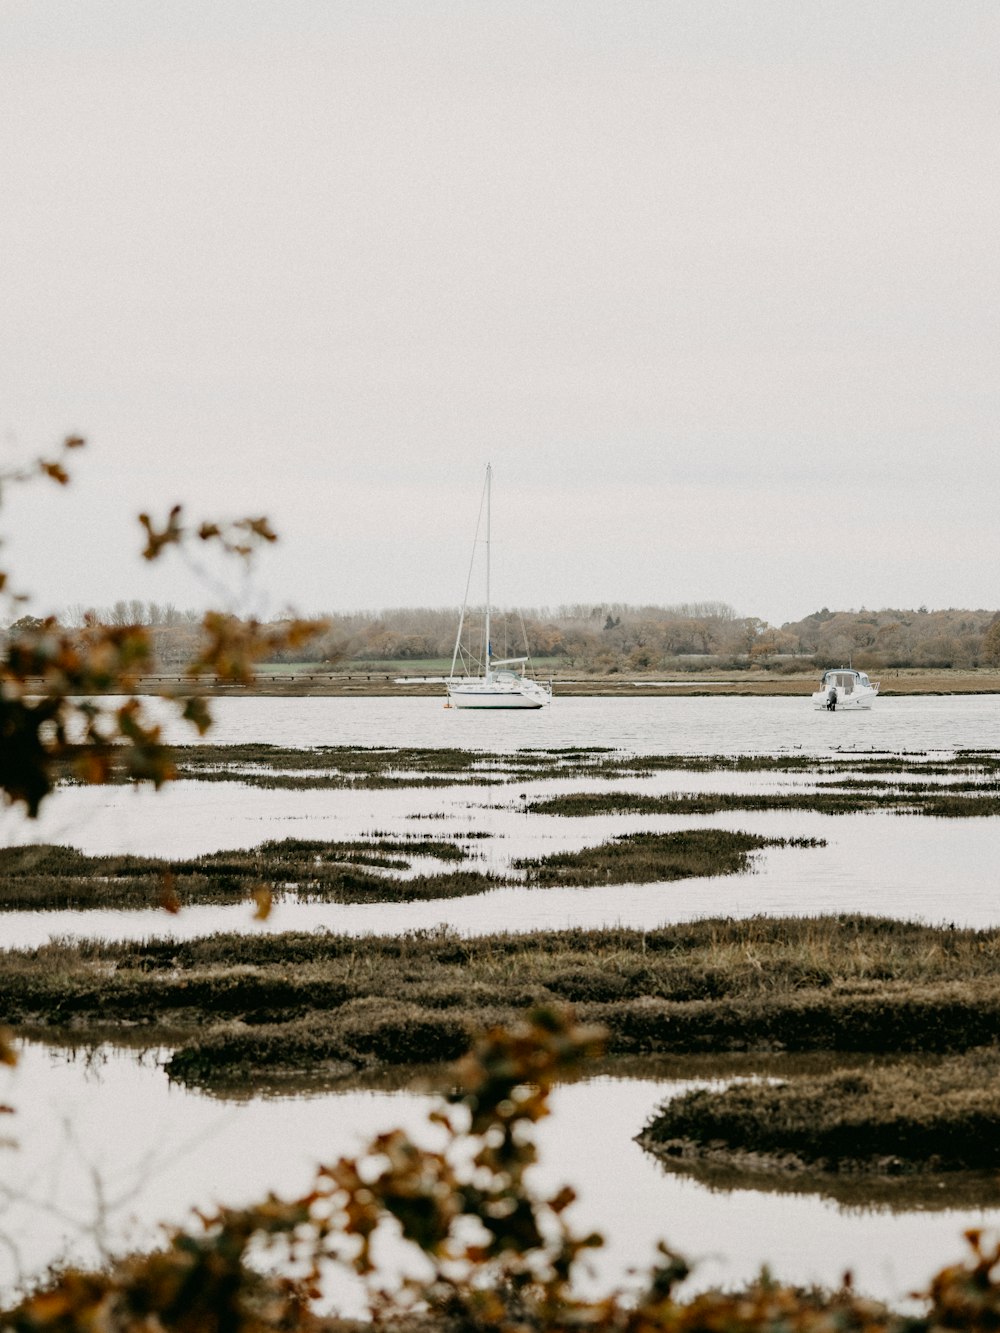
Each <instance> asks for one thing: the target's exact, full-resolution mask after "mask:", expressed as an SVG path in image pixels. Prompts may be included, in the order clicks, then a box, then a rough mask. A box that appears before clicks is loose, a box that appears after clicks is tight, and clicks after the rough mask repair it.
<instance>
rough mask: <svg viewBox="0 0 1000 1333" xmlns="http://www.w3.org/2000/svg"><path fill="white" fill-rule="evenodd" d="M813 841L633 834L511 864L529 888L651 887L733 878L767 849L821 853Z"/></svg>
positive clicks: (715, 833) (694, 832)
mask: <svg viewBox="0 0 1000 1333" xmlns="http://www.w3.org/2000/svg"><path fill="white" fill-rule="evenodd" d="M820 845H821V844H820V843H819V841H818V840H817V839H815V838H765V837H759V836H757V835H756V834H751V833H731V832H729V831H728V830H726V829H689V830H682V831H681V832H677V833H629V834H624V835H622V836H621V837H618V838H614V839H612V840H611V841H610V842H604V843H601V844H600V845H599V846H597V847H585V848H583V850H582V851H577V852H557V853H554V854H552V855H551V856H545V857H537V858H532V857H521V858H518V859H516V860H515V861H514V862H513V863H512V864H513V865H514V867H515V869H518V870H522V871H524V873H525V876H526V878H527V881H528V883H529V884H537V885H542V886H545V887H547V888H548V887H552V886H554V885H557V884H574V885H580V886H589V885H594V884H612V883H613V884H626V883H627V884H649V883H657V882H660V881H664V882H666V881H669V880H675V879H687V878H690V877H694V876H703V875H735V874H739V873H741V872H745V871H746V870H747V869H749V866H750V853H751V852H755V851H760V850H761V849H763V848H765V847H788V846H796V847H818V846H820Z"/></svg>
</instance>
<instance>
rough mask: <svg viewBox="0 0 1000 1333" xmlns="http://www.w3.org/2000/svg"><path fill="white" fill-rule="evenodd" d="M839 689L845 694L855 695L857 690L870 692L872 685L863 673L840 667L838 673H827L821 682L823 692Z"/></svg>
mask: <svg viewBox="0 0 1000 1333" xmlns="http://www.w3.org/2000/svg"><path fill="white" fill-rule="evenodd" d="M834 688H836V689H838V690H840V691H841V692H842V693H843V694H853V693H854V691H855V690H870V689H871V688H872V683H871V681H870V680H869V679H868V677H867V676H866V675H865V673H864V672H863V671H853V670H849V669H848V668H847V667H838V669H837V670H836V671H827V672H825V673H824V675H823V679H822V680H821V681H820V689H821V690H832V689H834Z"/></svg>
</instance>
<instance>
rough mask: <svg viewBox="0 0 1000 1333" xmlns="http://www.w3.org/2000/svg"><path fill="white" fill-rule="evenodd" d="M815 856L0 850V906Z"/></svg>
mask: <svg viewBox="0 0 1000 1333" xmlns="http://www.w3.org/2000/svg"><path fill="white" fill-rule="evenodd" d="M792 844H794V845H795V846H805V847H808V846H816V845H817V844H816V842H815V840H813V839H797V840H788V839H784V838H762V837H754V836H751V835H750V834H747V833H729V832H726V831H724V830H715V829H703V830H697V831H695V832H688V833H684V832H680V833H669V834H635V835H632V836H630V837H622V838H615V839H613V840H612V841H611V842H607V843H603V844H601V846H599V847H593V848H587V849H585V850H584V851H582V852H577V853H562V854H559V855H555V856H550V857H543V858H541V859H540V860H537V861H531V862H524V863H522V864H521V865H519V866H518V871H519V873H518V874H517V875H516V876H511V875H508V876H502V875H499V874H492V873H491V874H488V873H484V872H483V871H481V870H477V869H460V868H455V869H450V870H446V871H438V870H434V871H432V872H426V871H421V870H420V869H419V861H420V860H421V859H426V858H431V859H432V860H439V861H452V862H461V861H463V860H465V858H466V855H467V853H466V851H465V850H464V849H463V848H462V847H461V845H460V844H458V843H456V842H445V841H443V840H436V839H430V838H413V839H400V838H386V837H383V838H378V839H377V840H375V841H371V842H366V841H358V842H332V843H331V842H312V841H302V840H300V839H296V838H286V839H285V840H284V841H281V842H265V843H262V844H261V845H260V846H259V847H255V848H252V849H251V850H249V851H228V852H211V853H209V854H207V855H205V856H198V857H194V858H192V859H190V860H177V861H168V860H164V859H161V858H158V857H141V856H85V855H84V854H83V853H82V852H78V851H75V850H74V849H73V848H71V847H57V846H50V845H42V846H36V847H6V848H0V906H2V908H5V909H6V910H8V911H10V910H14V909H24V908H68V907H72V908H80V909H85V908H97V907H105V908H106V907H119V908H121V907H131V908H138V907H155V906H157V905H162V906H167V907H170V908H172V909H176V908H177V907H180V906H185V905H190V904H193V903H202V904H206V903H234V902H243V901H249V900H251V899H254V900H259V895H260V893H261V891H262V890H263V891H265V892H266V893H268V894H269V895H271V897H272V898H280V897H295V898H297V899H298V900H300V901H302V900H305V901H322V902H338V903H370V902H413V901H416V900H418V899H430V898H456V897H462V896H464V895H466V894H470V893H485V892H487V891H488V890H490V889H496V888H499V887H501V886H502V885H504V884H517V883H523V882H527V883H528V884H531V885H537V886H540V887H547V886H550V885H553V884H581V885H582V884H627V883H640V882H650V881H655V880H661V879H662V880H669V879H678V878H680V877H682V876H688V875H729V874H736V873H738V872H739V871H743V870H746V869H747V868H748V866H749V859H748V858H749V853H750V852H752V851H756V850H759V849H761V848H764V847H782V846H786V845H792Z"/></svg>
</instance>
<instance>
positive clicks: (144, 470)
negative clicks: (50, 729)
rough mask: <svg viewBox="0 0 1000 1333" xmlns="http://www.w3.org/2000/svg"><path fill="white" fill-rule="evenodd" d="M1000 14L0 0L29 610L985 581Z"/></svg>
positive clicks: (13, 430)
mask: <svg viewBox="0 0 1000 1333" xmlns="http://www.w3.org/2000/svg"><path fill="white" fill-rule="evenodd" d="M998 58H1000V5H998V4H997V3H996V0H960V2H959V3H956V0H601V2H598V0H267V2H266V3H264V2H263V0H238V2H237V0H210V2H209V3H206V0H169V2H168V3H164V2H163V0H155V2H149V0H114V2H110V0H0V465H2V464H10V463H11V462H13V461H14V460H15V459H17V458H23V457H24V456H26V455H30V454H33V453H36V452H40V451H44V450H51V448H52V446H53V444H54V443H55V442H56V441H58V440H59V439H61V438H62V436H63V435H64V434H65V433H67V432H68V431H79V432H81V433H83V434H85V435H86V436H87V438H88V440H89V442H90V447H89V448H88V450H87V451H86V452H85V453H83V454H81V455H78V456H77V457H76V458H75V459H74V462H75V465H76V466H75V474H76V482H75V484H74V486H73V487H72V488H71V489H70V490H68V491H66V492H65V493H62V492H61V493H59V494H55V493H54V492H53V491H52V490H51V488H49V487H46V488H36V490H37V493H36V494H30V493H29V492H28V491H19V492H17V493H15V491H13V490H8V491H7V492H6V495H5V507H4V512H3V514H2V520H3V527H4V529H5V531H6V534H7V545H6V547H5V550H4V552H3V555H4V556H5V557H6V564H7V565H8V566H11V567H13V569H14V571H15V573H16V575H17V581H18V583H19V586H20V587H22V588H24V589H26V590H29V591H31V592H32V593H33V594H34V595H35V599H36V600H35V607H34V609H36V610H38V611H41V610H47V609H50V608H53V607H59V606H63V605H67V604H72V603H79V602H83V603H96V604H99V605H100V604H107V603H109V602H111V601H113V600H115V599H116V598H118V597H141V598H153V599H157V600H173V601H176V602H178V603H179V604H181V605H195V604H201V603H204V602H205V601H206V599H207V598H208V597H209V596H210V594H209V593H206V592H205V590H204V589H202V588H201V587H200V586H199V584H198V583H197V582H196V581H195V580H194V579H193V578H192V576H191V575H190V574H189V573H188V572H186V571H185V570H184V569H183V568H182V567H180V566H179V565H178V564H177V563H176V562H172V563H170V564H168V565H164V566H163V567H162V568H158V569H155V570H150V569H148V568H146V567H143V566H142V564H141V562H140V561H138V559H137V558H135V557H134V556H133V552H136V551H137V550H138V549H139V545H140V541H139V529H138V526H137V524H136V523H135V514H136V513H137V512H138V511H139V510H140V509H146V508H152V509H153V510H154V511H155V512H157V513H165V512H166V509H167V508H168V507H169V505H170V503H172V502H173V501H175V500H185V501H186V502H187V503H188V504H189V505H190V507H191V509H192V510H193V511H194V513H196V514H197V515H199V516H200V515H204V514H211V515H213V516H214V515H229V516H236V515H238V514H240V513H243V512H261V511H264V512H267V513H268V514H269V515H270V516H271V518H272V521H273V522H274V523H275V525H276V526H277V527H278V529H279V530H280V532H281V534H282V537H283V541H282V544H281V547H280V549H278V550H276V551H275V552H273V553H269V554H268V555H267V556H266V557H264V559H263V561H262V563H261V564H260V566H259V568H258V571H257V575H256V594H255V596H256V598H257V603H258V609H262V610H278V609H279V608H280V607H281V606H283V605H285V604H288V603H291V604H294V605H295V606H296V607H297V608H298V609H300V610H302V611H314V610H320V609H337V608H341V609H350V608H363V607H379V606H396V605H447V604H453V603H457V602H458V601H460V600H461V595H462V590H463V586H464V580H465V573H466V567H467V562H468V554H469V543H470V541H471V536H472V530H473V525H474V521H475V513H476V508H477V506H478V501H479V492H480V487H481V483H482V475H483V469H484V467H485V464H486V462H487V461H488V460H492V462H493V465H494V469H495V478H496V481H495V491H494V536H495V538H496V545H495V553H496V570H495V592H496V599H497V600H498V601H499V602H501V603H503V604H515V603H520V604H524V605H530V606H538V605H558V604H560V603H564V602H570V601H584V602H595V603H596V602H599V601H602V600H615V601H630V602H647V601H658V602H678V601H691V600H699V599H718V600H723V601H728V602H730V603H732V604H733V605H735V606H736V607H737V609H738V610H739V611H741V612H742V613H745V614H756V615H761V616H764V617H765V618H767V619H769V620H771V621H773V622H775V623H780V622H781V621H782V620H787V619H793V618H795V619H797V618H798V617H800V616H802V615H805V614H807V613H808V612H810V611H812V610H816V609H818V608H819V607H821V606H823V605H828V606H830V607H850V606H861V605H866V606H869V607H879V606H885V605H918V604H920V603H925V604H927V605H928V606H931V607H937V606H988V607H996V606H997V605H998V604H1000V595H998V591H997V580H996V544H997V524H996V496H997V493H998V484H1000V452H998V450H997V448H996V441H997V420H998V415H1000V414H998V408H1000V379H998V374H1000V292H998V285H1000V284H998V270H1000V260H998V242H997V238H998V236H1000V218H998V212H1000V172H998V165H1000V164H998V147H1000V77H998V68H1000V59H998Z"/></svg>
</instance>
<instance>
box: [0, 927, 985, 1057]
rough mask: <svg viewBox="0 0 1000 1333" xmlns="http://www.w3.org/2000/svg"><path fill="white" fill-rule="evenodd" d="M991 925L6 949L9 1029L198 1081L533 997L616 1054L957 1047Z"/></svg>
mask: <svg viewBox="0 0 1000 1333" xmlns="http://www.w3.org/2000/svg"><path fill="white" fill-rule="evenodd" d="M998 962H1000V930H998V931H964V930H948V929H938V928H933V927H929V926H921V925H915V924H908V923H904V922H897V921H891V920H884V919H881V918H864V917H856V916H847V917H837V918H820V919H788V920H771V919H767V918H755V919H753V920H749V921H739V922H738V921H700V922H693V923H690V924H687V925H678V926H670V927H665V928H663V929H661V930H656V931H649V932H645V933H642V932H637V931H627V930H604V931H567V932H545V933H540V934H534V935H524V936H516V935H502V936H489V937H484V938H480V939H460V938H458V937H456V936H453V935H451V934H447V933H432V934H417V935H408V936H402V937H397V938H371V937H369V938H345V937H342V936H338V935H324V934H314V935H305V934H284V935H230V936H213V937H211V938H208V939H202V940H194V941H190V942H187V943H180V942H176V941H169V940H166V941H148V942H145V943H122V944H100V943H82V944H79V945H76V946H70V945H50V946H47V947H46V948H43V949H38V950H33V951H23V952H9V953H6V954H4V955H3V956H2V970H0V1012H3V1013H5V1014H7V1015H8V1018H9V1021H11V1022H14V1023H17V1024H18V1025H19V1026H21V1027H22V1028H23V1029H24V1030H45V1031H49V1032H53V1031H58V1030H63V1029H66V1028H72V1029H73V1030H74V1031H75V1032H76V1034H77V1036H84V1035H86V1033H87V1032H88V1031H89V1032H92V1033H98V1032H99V1033H100V1034H101V1035H103V1036H106V1035H108V1032H109V1030H111V1031H113V1030H114V1029H115V1027H118V1028H119V1029H122V1030H125V1029H127V1030H129V1031H131V1032H133V1033H134V1032H135V1030H136V1027H137V1026H138V1025H141V1026H142V1027H144V1028H145V1030H146V1031H147V1032H148V1033H149V1034H150V1039H151V1040H153V1039H155V1038H156V1036H157V1034H160V1036H162V1037H163V1039H165V1040H167V1041H168V1042H169V1043H170V1044H173V1045H174V1046H176V1047H177V1048H178V1049H177V1052H176V1054H175V1055H174V1058H173V1061H172V1064H171V1072H172V1073H173V1074H174V1075H175V1076H177V1077H180V1078H185V1079H189V1080H194V1081H211V1080H220V1079H222V1080H224V1079H226V1078H230V1079H232V1078H236V1077H241V1078H245V1077H247V1076H253V1077H256V1076H258V1075H259V1074H261V1073H267V1072H268V1071H272V1072H273V1071H280V1070H282V1069H295V1068H298V1069H307V1070H317V1069H321V1068H324V1067H334V1066H336V1067H340V1066H353V1067H359V1068H360V1067H364V1066H373V1065H378V1064H387V1065H388V1064H406V1063H419V1062H428V1061H435V1060H440V1059H448V1058H451V1057H452V1056H453V1055H455V1054H457V1053H459V1052H460V1051H461V1050H462V1049H463V1047H464V1045H465V1043H467V1041H468V1040H469V1037H470V1034H471V1033H472V1032H474V1031H476V1030H479V1029H482V1028H483V1027H486V1026H490V1025H492V1024H494V1023H497V1022H507V1021H510V1020H512V1019H514V1018H516V1017H517V1015H519V1014H520V1013H522V1012H523V1011H524V1010H525V1009H526V1008H527V1007H529V1006H531V1005H534V1004H539V1003H548V1004H551V1003H572V1004H573V1005H575V1006H576V1011H577V1014H578V1016H579V1017H580V1018H581V1020H584V1021H586V1022H595V1023H601V1024H604V1025H605V1026H606V1027H607V1029H608V1032H609V1040H608V1048H609V1051H610V1052H611V1053H612V1054H637V1055H638V1054H648V1053H656V1052H707V1053H717V1052H725V1051H754V1050H756V1051H782V1050H784V1051H798V1052H809V1051H860V1052H871V1053H876V1054H882V1053H895V1052H900V1051H909V1052H914V1053H917V1052H939V1053H948V1052H959V1051H964V1050H968V1049H970V1048H972V1047H975V1046H983V1045H987V1044H989V1043H991V1042H992V1041H993V1040H994V1037H995V1034H996V1032H997V1031H998V1030H1000V971H998Z"/></svg>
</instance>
